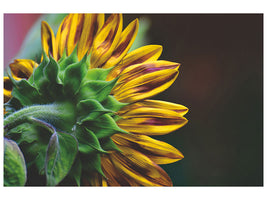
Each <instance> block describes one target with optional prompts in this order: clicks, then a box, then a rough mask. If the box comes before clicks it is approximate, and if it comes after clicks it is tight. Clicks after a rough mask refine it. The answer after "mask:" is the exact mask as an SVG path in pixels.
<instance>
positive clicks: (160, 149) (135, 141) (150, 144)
mask: <svg viewBox="0 0 267 200" xmlns="http://www.w3.org/2000/svg"><path fill="white" fill-rule="evenodd" d="M112 140H113V141H114V142H115V143H116V144H117V145H119V146H126V147H130V148H132V149H135V150H136V151H139V152H141V153H143V154H144V155H146V156H147V157H149V158H150V159H151V160H152V161H153V162H155V163H156V164H169V163H173V162H176V161H178V160H181V159H183V158H184V156H183V154H182V153H181V152H180V151H179V150H177V149H176V148H174V147H173V146H171V145H170V144H168V143H165V142H162V141H159V140H155V139H152V138H151V137H148V136H145V135H135V134H127V135H126V134H115V135H113V136H112Z"/></svg>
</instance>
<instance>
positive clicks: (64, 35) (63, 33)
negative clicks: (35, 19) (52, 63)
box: [56, 14, 73, 59]
mask: <svg viewBox="0 0 267 200" xmlns="http://www.w3.org/2000/svg"><path fill="white" fill-rule="evenodd" d="M72 16H73V15H72V14H69V15H67V16H66V17H65V18H64V19H63V21H62V22H61V24H60V26H59V28H58V31H57V36H56V42H57V45H58V59H59V58H61V56H62V55H63V52H64V50H65V49H66V44H67V40H68V36H69V32H70V25H71V21H72Z"/></svg>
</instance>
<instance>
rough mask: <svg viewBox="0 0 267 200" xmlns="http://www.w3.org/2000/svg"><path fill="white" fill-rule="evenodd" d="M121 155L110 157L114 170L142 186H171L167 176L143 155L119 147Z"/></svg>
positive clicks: (114, 154)
mask: <svg viewBox="0 0 267 200" xmlns="http://www.w3.org/2000/svg"><path fill="white" fill-rule="evenodd" d="M120 149H121V150H122V153H113V154H111V155H110V158H111V161H112V163H113V164H114V166H115V168H116V169H117V170H118V171H119V172H120V173H122V174H124V175H125V176H126V177H128V178H129V179H133V180H134V181H135V182H137V183H139V184H140V185H144V186H172V182H171V179H170V177H169V176H168V174H167V173H166V172H165V171H164V170H163V169H162V168H160V167H159V166H158V165H157V164H155V163H154V162H153V161H152V160H151V159H149V158H148V157H147V156H145V155H144V154H142V153H140V152H138V151H136V150H134V149H130V148H128V147H123V146H121V147H120Z"/></svg>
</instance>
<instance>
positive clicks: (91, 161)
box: [81, 153, 105, 176]
mask: <svg viewBox="0 0 267 200" xmlns="http://www.w3.org/2000/svg"><path fill="white" fill-rule="evenodd" d="M81 160H82V169H83V171H85V172H87V173H90V172H95V171H97V172H99V173H100V174H102V175H103V176H105V175H104V173H103V171H102V169H101V156H100V154H98V153H91V154H81Z"/></svg>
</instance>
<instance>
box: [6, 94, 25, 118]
mask: <svg viewBox="0 0 267 200" xmlns="http://www.w3.org/2000/svg"><path fill="white" fill-rule="evenodd" d="M22 107H23V106H22V105H21V103H20V101H19V100H18V99H16V98H14V97H13V98H11V99H10V100H9V101H8V102H7V103H5V104H4V108H5V109H6V112H7V114H5V117H6V116H8V115H10V114H11V113H13V112H15V111H17V110H20V109H21V108H22Z"/></svg>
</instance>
